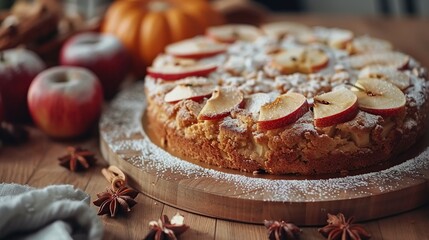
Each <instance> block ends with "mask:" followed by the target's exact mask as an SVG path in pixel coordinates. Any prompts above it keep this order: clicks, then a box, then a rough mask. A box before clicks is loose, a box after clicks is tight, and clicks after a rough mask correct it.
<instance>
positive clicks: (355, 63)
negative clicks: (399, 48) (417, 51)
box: [345, 52, 410, 69]
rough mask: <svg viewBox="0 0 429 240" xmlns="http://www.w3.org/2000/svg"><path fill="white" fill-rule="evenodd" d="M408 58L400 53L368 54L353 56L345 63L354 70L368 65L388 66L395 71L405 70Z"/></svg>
mask: <svg viewBox="0 0 429 240" xmlns="http://www.w3.org/2000/svg"><path fill="white" fill-rule="evenodd" d="M409 61H410V57H409V56H407V55H405V54H403V53H400V52H370V53H365V54H361V55H354V56H351V57H349V58H347V59H345V63H346V64H348V65H350V66H351V67H352V68H355V69H362V68H364V67H366V66H370V65H381V66H389V67H393V68H395V69H405V68H407V66H408V63H409Z"/></svg>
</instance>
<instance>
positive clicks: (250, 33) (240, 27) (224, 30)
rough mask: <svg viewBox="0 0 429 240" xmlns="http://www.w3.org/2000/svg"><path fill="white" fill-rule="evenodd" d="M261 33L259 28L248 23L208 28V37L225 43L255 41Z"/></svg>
mask: <svg viewBox="0 0 429 240" xmlns="http://www.w3.org/2000/svg"><path fill="white" fill-rule="evenodd" d="M261 34H262V33H261V30H259V28H257V27H255V26H252V25H247V24H227V25H222V26H214V27H209V28H208V29H207V30H206V35H207V36H208V37H210V38H212V39H214V40H216V41H219V42H223V43H233V42H235V41H237V40H240V41H246V42H253V41H254V40H256V38H258V37H259V36H260V35H261Z"/></svg>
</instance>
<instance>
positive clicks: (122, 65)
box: [60, 32, 131, 99]
mask: <svg viewBox="0 0 429 240" xmlns="http://www.w3.org/2000/svg"><path fill="white" fill-rule="evenodd" d="M60 61H61V64H62V65H66V66H78V67H84V68H87V69H89V70H91V71H92V72H93V73H95V75H97V77H98V79H99V80H100V82H101V85H102V86H103V92H104V96H105V98H107V99H110V98H112V97H113V96H114V95H115V93H116V92H117V91H118V90H119V87H120V85H121V83H122V81H123V80H124V79H125V77H126V76H127V74H128V73H129V70H130V63H131V62H130V56H129V55H128V53H127V51H126V50H125V47H124V46H123V45H122V43H121V42H120V41H119V39H117V38H116V37H115V36H113V35H108V34H101V33H90V32H86V33H80V34H78V35H76V36H74V37H73V38H71V39H70V40H69V41H67V42H66V43H65V45H64V46H63V48H62V49H61V60H60Z"/></svg>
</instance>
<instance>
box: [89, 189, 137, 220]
mask: <svg viewBox="0 0 429 240" xmlns="http://www.w3.org/2000/svg"><path fill="white" fill-rule="evenodd" d="M138 194H139V193H138V192H137V191H135V190H134V189H132V188H128V187H127V186H122V187H120V188H119V189H117V190H112V189H110V188H108V189H107V190H106V192H102V193H98V194H97V197H98V199H97V200H95V201H94V202H93V203H94V205H95V206H98V207H100V209H99V210H98V215H104V214H108V215H110V216H111V217H115V216H116V215H117V214H118V213H127V212H130V211H131V208H132V207H134V205H136V204H137V202H136V201H135V200H134V198H136V197H137V195H138Z"/></svg>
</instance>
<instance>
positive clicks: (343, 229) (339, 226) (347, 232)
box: [319, 213, 371, 240]
mask: <svg viewBox="0 0 429 240" xmlns="http://www.w3.org/2000/svg"><path fill="white" fill-rule="evenodd" d="M353 220H354V219H353V217H350V218H349V219H347V220H346V218H345V217H344V214H342V213H338V214H337V215H333V214H329V213H328V220H327V222H328V225H326V226H324V227H323V228H320V229H319V232H320V233H321V234H322V235H323V236H324V237H325V238H327V239H328V240H349V239H353V240H360V239H362V240H364V239H370V238H371V234H369V233H368V231H366V230H365V228H364V227H363V226H362V225H359V224H353Z"/></svg>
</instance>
